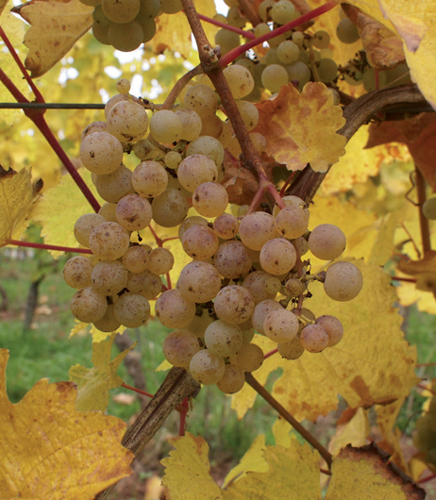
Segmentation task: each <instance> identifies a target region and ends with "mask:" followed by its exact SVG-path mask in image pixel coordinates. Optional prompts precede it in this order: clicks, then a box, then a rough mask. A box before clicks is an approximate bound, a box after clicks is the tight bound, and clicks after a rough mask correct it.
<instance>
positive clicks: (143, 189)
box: [132, 153, 177, 198]
mask: <svg viewBox="0 0 436 500" xmlns="http://www.w3.org/2000/svg"><path fill="white" fill-rule="evenodd" d="M176 154H177V153H176ZM132 185H133V187H134V188H135V191H136V192H137V193H139V194H141V195H142V196H145V197H146V198H154V197H155V196H159V195H160V194H162V193H163V192H164V191H165V189H166V188H167V186H168V174H167V172H166V170H165V169H164V168H163V167H162V165H161V164H160V163H158V162H156V161H153V160H149V161H143V162H141V163H140V164H139V165H138V166H137V167H136V168H135V170H134V171H133V174H132Z"/></svg>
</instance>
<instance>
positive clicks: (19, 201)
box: [0, 165, 42, 246]
mask: <svg viewBox="0 0 436 500" xmlns="http://www.w3.org/2000/svg"><path fill="white" fill-rule="evenodd" d="M31 178H32V174H31V173H30V170H27V169H23V170H20V171H19V172H18V173H17V172H15V171H14V170H12V169H9V170H4V169H3V167H2V166H1V165H0V246H3V245H6V244H7V240H8V239H20V237H21V235H22V234H23V232H24V231H25V230H26V229H27V226H28V224H29V215H30V213H31V211H32V208H33V206H34V202H35V199H36V197H37V196H38V193H39V190H40V189H41V187H42V184H41V183H37V184H35V185H32V182H31Z"/></svg>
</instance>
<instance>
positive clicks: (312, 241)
mask: <svg viewBox="0 0 436 500" xmlns="http://www.w3.org/2000/svg"><path fill="white" fill-rule="evenodd" d="M308 242H309V250H310V251H311V252H312V253H313V255H315V257H318V259H322V260H333V259H336V258H337V257H339V256H340V255H341V254H342V253H343V251H344V250H345V245H346V238H345V234H344V233H343V232H342V231H341V230H340V229H339V228H338V227H337V226H334V225H333V224H320V225H319V226H316V227H315V229H313V231H312V232H311V233H310V236H309V241H308Z"/></svg>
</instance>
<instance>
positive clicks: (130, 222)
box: [116, 194, 153, 231]
mask: <svg viewBox="0 0 436 500" xmlns="http://www.w3.org/2000/svg"><path fill="white" fill-rule="evenodd" d="M116 214H117V219H118V222H119V223H120V224H121V226H123V227H124V229H127V230H128V231H140V230H141V229H144V228H146V227H147V226H149V225H150V222H151V218H152V215H153V211H152V208H151V205H150V202H149V201H148V200H147V199H146V198H144V197H143V196H141V195H139V194H128V195H127V196H124V197H123V198H121V200H120V201H119V202H118V204H117V211H116Z"/></svg>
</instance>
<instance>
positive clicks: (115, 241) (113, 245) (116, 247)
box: [89, 222, 130, 260]
mask: <svg viewBox="0 0 436 500" xmlns="http://www.w3.org/2000/svg"><path fill="white" fill-rule="evenodd" d="M129 243H130V237H129V233H128V232H127V231H126V230H125V229H124V228H123V227H122V226H120V225H119V224H117V223H116V222H104V223H103V224H100V225H98V226H97V227H96V228H95V229H93V231H92V232H91V234H90V236H89V248H90V249H91V251H92V253H93V254H94V255H95V256H96V257H97V258H98V259H100V260H116V259H119V258H120V257H122V256H123V255H124V254H125V253H126V252H127V249H128V248H129Z"/></svg>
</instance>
